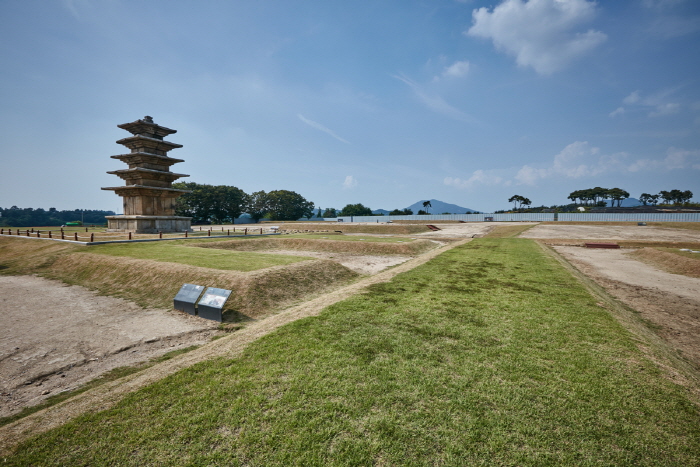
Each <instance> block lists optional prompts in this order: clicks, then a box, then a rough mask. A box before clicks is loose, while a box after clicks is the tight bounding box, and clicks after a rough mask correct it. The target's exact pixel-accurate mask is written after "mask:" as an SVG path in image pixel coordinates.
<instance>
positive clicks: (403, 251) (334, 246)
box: [194, 237, 436, 256]
mask: <svg viewBox="0 0 700 467" xmlns="http://www.w3.org/2000/svg"><path fill="white" fill-rule="evenodd" d="M194 246H198V247H201V248H216V249H224V250H236V251H261V250H267V251H270V250H300V251H320V252H331V253H352V254H358V255H402V256H415V255H419V254H421V253H425V252H426V251H429V250H432V249H434V248H435V246H436V245H435V243H433V242H431V241H430V240H415V241H412V242H407V243H382V242H362V241H343V240H315V239H305V238H269V237H268V238H264V239H259V240H257V239H256V240H253V241H251V240H230V241H224V242H216V243H198V244H196V245H194Z"/></svg>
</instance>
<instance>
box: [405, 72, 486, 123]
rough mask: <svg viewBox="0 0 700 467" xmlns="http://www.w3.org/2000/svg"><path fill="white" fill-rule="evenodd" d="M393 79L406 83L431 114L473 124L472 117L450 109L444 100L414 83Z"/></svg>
mask: <svg viewBox="0 0 700 467" xmlns="http://www.w3.org/2000/svg"><path fill="white" fill-rule="evenodd" d="M394 78H396V79H398V80H399V81H403V82H404V83H406V84H407V85H408V86H409V87H410V88H411V90H412V91H413V93H414V94H415V96H416V97H417V98H418V100H420V101H421V102H422V103H423V104H424V105H425V106H426V107H428V108H429V109H430V110H432V111H433V112H436V113H439V114H442V115H445V116H447V117H450V118H453V119H455V120H460V121H463V122H470V123H473V122H474V121H475V120H474V118H473V117H471V116H469V115H467V114H466V113H464V112H462V111H461V110H459V109H457V108H455V107H452V106H451V105H450V104H448V103H447V102H445V100H444V99H443V98H442V97H440V96H438V95H435V94H429V93H428V92H427V91H425V90H424V89H423V88H422V87H421V86H420V85H419V84H418V83H416V82H415V81H413V80H411V79H409V78H407V77H405V76H402V75H394Z"/></svg>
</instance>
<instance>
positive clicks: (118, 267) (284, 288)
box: [45, 253, 357, 319]
mask: <svg viewBox="0 0 700 467" xmlns="http://www.w3.org/2000/svg"><path fill="white" fill-rule="evenodd" d="M45 275H46V276H47V277H49V278H53V279H59V280H62V281H64V282H67V283H69V284H76V285H82V286H84V287H88V288H90V289H96V290H98V291H99V292H100V293H102V294H106V295H112V296H117V297H121V298H125V299H128V300H132V301H135V302H137V303H139V304H140V305H142V306H153V307H165V308H170V307H172V303H173V302H172V300H173V297H175V294H177V292H178V290H179V289H180V287H182V284H185V283H190V284H200V285H204V286H208V287H218V288H222V289H229V290H233V294H231V297H230V298H229V300H228V301H227V302H226V310H228V311H232V312H235V313H238V314H241V315H244V316H247V317H250V318H259V317H261V316H263V315H264V314H268V313H269V312H270V311H274V310H276V309H279V308H280V307H283V306H285V305H288V304H289V303H292V302H294V301H296V300H298V299H300V298H302V297H305V296H308V295H309V294H313V293H318V292H322V291H323V290H326V289H328V288H329V287H332V286H334V285H336V284H337V283H339V282H343V281H347V280H349V279H352V278H354V277H356V276H357V274H356V273H355V272H353V271H351V270H349V269H348V268H346V267H344V266H342V265H340V264H338V263H335V262H333V261H327V260H306V261H302V262H297V263H294V264H290V265H286V266H276V267H271V268H266V269H261V270H257V271H253V272H247V273H246V272H240V271H225V270H218V269H210V268H204V267H197V266H189V265H185V264H178V263H163V262H159V261H154V260H141V259H135V258H128V257H120V256H108V255H102V254H93V253H73V254H69V255H64V256H60V257H59V258H57V259H56V260H55V261H54V262H53V264H52V265H51V266H50V267H48V268H47V269H46V270H45ZM235 313H234V316H232V318H231V319H233V318H234V317H235ZM227 319H228V318H227Z"/></svg>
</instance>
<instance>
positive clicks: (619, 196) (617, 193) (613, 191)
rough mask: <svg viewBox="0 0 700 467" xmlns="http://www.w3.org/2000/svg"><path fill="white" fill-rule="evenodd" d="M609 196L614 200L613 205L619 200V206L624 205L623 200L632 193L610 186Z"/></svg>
mask: <svg viewBox="0 0 700 467" xmlns="http://www.w3.org/2000/svg"><path fill="white" fill-rule="evenodd" d="M608 196H609V197H610V199H612V200H613V203H612V205H613V206H615V202H616V201H617V207H618V208H619V207H621V206H622V201H623V200H625V199H627V198H629V197H630V194H629V193H628V192H627V191H625V190H623V189H622V188H610V189H609V190H608Z"/></svg>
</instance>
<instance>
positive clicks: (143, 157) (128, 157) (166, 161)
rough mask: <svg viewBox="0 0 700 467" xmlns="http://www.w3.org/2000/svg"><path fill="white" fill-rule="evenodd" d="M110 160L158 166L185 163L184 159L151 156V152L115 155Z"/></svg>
mask: <svg viewBox="0 0 700 467" xmlns="http://www.w3.org/2000/svg"><path fill="white" fill-rule="evenodd" d="M110 157H111V158H112V159H119V160H120V161H122V162H126V163H127V164H131V163H132V161H134V162H141V161H144V162H145V161H148V162H152V163H157V164H158V165H169V166H170V165H173V164H177V163H178V162H185V160H184V159H176V158H174V157H170V156H161V155H160V154H153V153H152V152H128V153H126V154H117V155H116V156H110Z"/></svg>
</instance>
